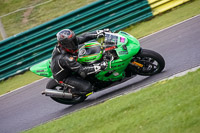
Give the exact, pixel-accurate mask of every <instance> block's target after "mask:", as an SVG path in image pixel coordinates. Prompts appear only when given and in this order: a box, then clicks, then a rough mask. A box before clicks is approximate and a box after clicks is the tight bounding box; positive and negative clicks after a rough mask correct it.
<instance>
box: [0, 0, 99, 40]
mask: <svg viewBox="0 0 200 133" xmlns="http://www.w3.org/2000/svg"><path fill="white" fill-rule="evenodd" d="M47 1H50V2H48V3H46V4H43V5H41V6H37V7H35V8H33V10H31V13H30V14H29V15H27V16H26V17H25V16H24V14H25V13H26V12H27V11H28V10H29V9H27V10H23V11H19V12H16V13H14V14H11V15H8V16H5V17H3V18H2V19H1V20H2V23H3V25H4V28H5V31H6V33H7V36H8V37H9V36H12V35H15V34H17V33H20V32H23V31H25V30H28V29H30V28H32V27H35V26H37V25H39V24H42V23H44V22H47V21H49V20H52V19H54V18H57V17H59V16H61V15H64V14H66V13H68V12H71V11H73V10H75V9H78V8H80V7H82V6H85V5H87V4H90V3H92V2H94V1H96V0H0V16H2V15H5V14H7V13H10V12H13V11H16V10H17V9H21V8H26V7H30V6H34V5H38V4H41V3H44V2H47ZM24 18H27V19H28V22H24V21H23V19H24ZM0 40H2V37H1V36H0Z"/></svg>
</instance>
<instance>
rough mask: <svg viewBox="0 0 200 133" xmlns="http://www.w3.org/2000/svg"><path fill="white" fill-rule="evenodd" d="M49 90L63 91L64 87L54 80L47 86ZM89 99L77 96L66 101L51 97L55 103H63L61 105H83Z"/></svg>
mask: <svg viewBox="0 0 200 133" xmlns="http://www.w3.org/2000/svg"><path fill="white" fill-rule="evenodd" d="M46 88H47V89H54V90H57V89H62V88H63V86H61V85H60V84H58V83H57V82H56V81H55V80H54V79H50V80H49V82H48V83H47V85H46ZM86 98H87V96H76V97H73V98H72V99H66V98H56V97H51V99H53V100H54V101H56V102H58V103H61V104H68V105H69V104H70V105H73V104H77V103H81V102H83V101H84V100H85V99H86Z"/></svg>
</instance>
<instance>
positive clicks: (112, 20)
mask: <svg viewBox="0 0 200 133" xmlns="http://www.w3.org/2000/svg"><path fill="white" fill-rule="evenodd" d="M161 1H162V0H161ZM164 1H165V2H164ZM170 1H171V0H163V3H161V4H160V5H159V6H163V5H164V4H166V3H168V2H170ZM173 1H176V0H173ZM179 1H180V0H179ZM187 1H188V0H187ZM159 2H160V1H159ZM149 3H150V4H151V5H153V4H156V3H157V4H158V0H149V1H147V0H99V1H97V2H94V3H92V4H90V5H87V6H85V7H82V8H80V9H77V10H75V11H72V12H70V13H68V14H66V15H64V16H61V17H58V18H56V19H54V20H51V21H49V22H47V23H44V24H41V25H39V26H37V27H34V28H32V29H30V30H27V31H25V32H22V33H20V34H17V35H15V36H12V37H10V38H8V39H6V40H3V41H1V42H0V80H4V79H6V78H8V77H10V76H13V75H16V74H19V73H21V72H23V71H26V70H28V69H29V67H30V66H32V65H34V64H36V63H39V62H41V61H43V60H45V59H48V58H50V57H51V52H52V50H53V47H54V46H55V44H56V33H57V32H58V31H60V30H61V29H64V28H69V29H72V30H73V31H75V33H76V34H81V33H83V32H86V31H93V30H96V29H104V28H110V29H111V30H112V31H118V30H120V29H123V28H125V27H127V26H129V25H131V24H134V23H137V22H140V21H142V20H145V19H147V18H150V17H152V16H153V14H154V12H155V11H157V12H158V11H160V10H158V7H159V6H154V7H153V8H152V7H151V6H150V4H149ZM152 9H153V11H154V12H152Z"/></svg>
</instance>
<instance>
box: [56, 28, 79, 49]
mask: <svg viewBox="0 0 200 133" xmlns="http://www.w3.org/2000/svg"><path fill="white" fill-rule="evenodd" d="M56 36H57V40H58V44H59V46H60V47H62V48H63V49H64V50H66V51H67V52H70V53H75V52H77V51H78V43H77V39H76V35H75V34H74V32H73V31H71V30H70V29H64V30H61V31H59V32H58V33H57V34H56Z"/></svg>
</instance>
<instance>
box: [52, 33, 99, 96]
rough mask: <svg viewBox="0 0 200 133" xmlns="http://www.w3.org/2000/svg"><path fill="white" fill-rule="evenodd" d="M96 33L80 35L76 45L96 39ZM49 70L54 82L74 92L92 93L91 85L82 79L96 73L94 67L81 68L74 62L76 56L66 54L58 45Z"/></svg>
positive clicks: (80, 65) (81, 66)
mask: <svg viewBox="0 0 200 133" xmlns="http://www.w3.org/2000/svg"><path fill="white" fill-rule="evenodd" d="M97 37H98V34H97V32H96V31H95V32H88V33H85V34H82V35H81V36H79V37H76V38H77V42H78V44H82V43H84V42H86V41H89V40H92V39H96V38H97ZM51 70H52V72H53V77H54V79H55V80H56V82H58V83H60V84H62V85H67V86H68V87H72V88H76V90H75V91H77V92H80V93H81V94H85V93H89V92H91V91H92V85H91V83H90V82H89V81H86V80H84V79H83V78H84V77H86V76H87V75H89V74H92V73H95V72H96V71H98V70H97V69H96V68H95V66H94V65H90V66H83V65H82V64H80V63H78V62H77V61H76V56H75V55H73V54H71V53H69V52H66V51H65V50H63V49H62V48H61V47H60V46H59V45H57V46H56V47H55V48H54V50H53V53H52V61H51ZM72 72H76V73H77V74H78V75H80V76H73V75H72Z"/></svg>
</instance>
